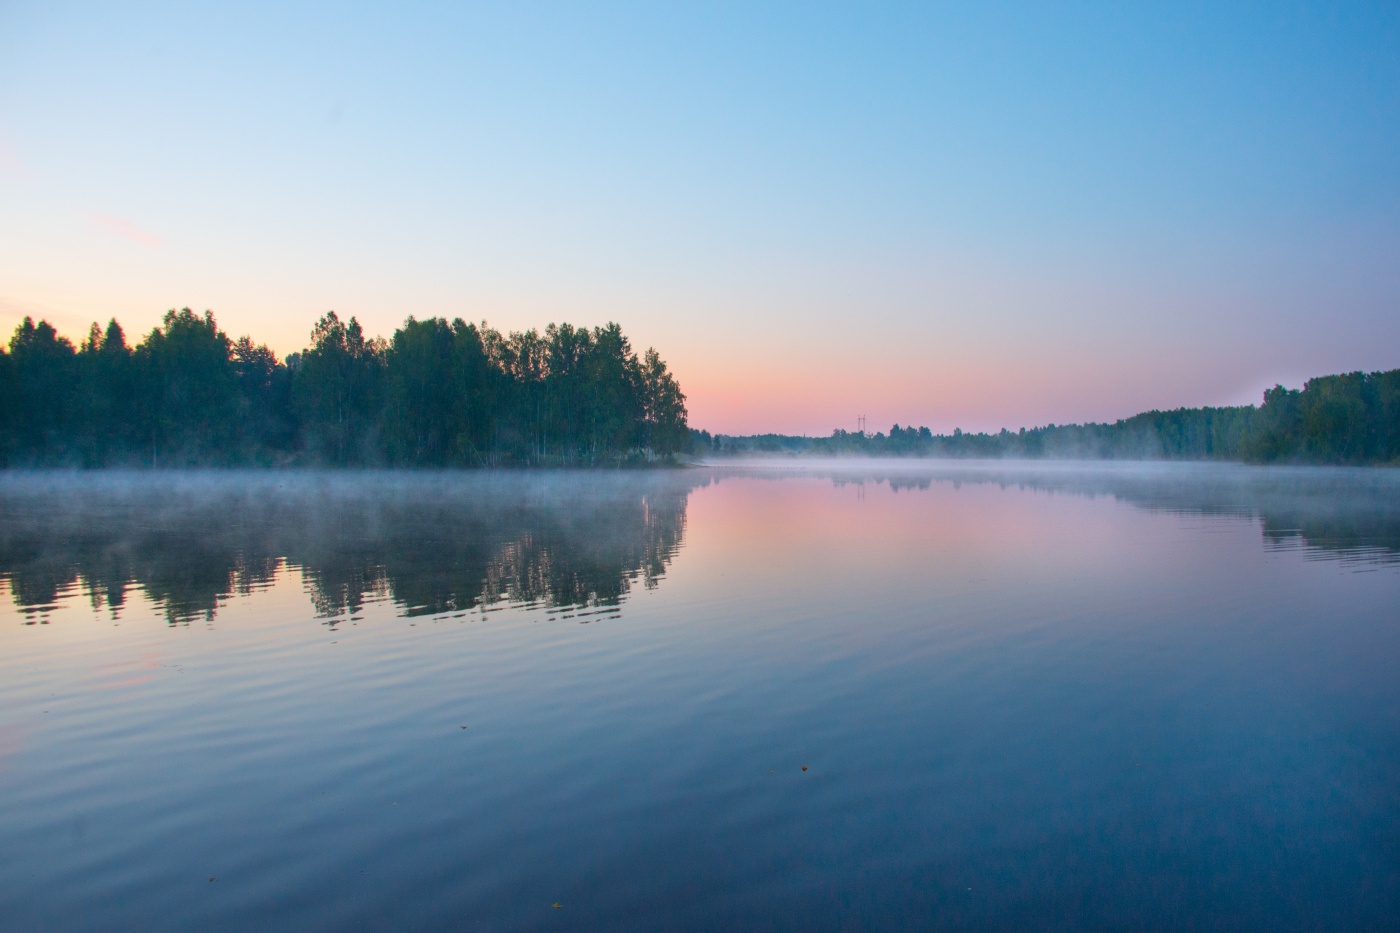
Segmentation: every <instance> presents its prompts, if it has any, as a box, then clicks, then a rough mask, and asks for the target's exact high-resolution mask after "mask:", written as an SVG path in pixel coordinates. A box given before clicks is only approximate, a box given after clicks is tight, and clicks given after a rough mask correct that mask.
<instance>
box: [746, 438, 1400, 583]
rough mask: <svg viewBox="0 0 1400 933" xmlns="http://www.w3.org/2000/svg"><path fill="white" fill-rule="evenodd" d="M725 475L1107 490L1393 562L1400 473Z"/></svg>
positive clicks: (960, 468) (1149, 469) (1192, 469)
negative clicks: (1230, 518) (1251, 522)
mask: <svg viewBox="0 0 1400 933" xmlns="http://www.w3.org/2000/svg"><path fill="white" fill-rule="evenodd" d="M726 472H729V473H743V474H744V475H748V476H767V477H771V478H777V477H785V476H794V475H812V474H813V473H816V474H817V475H822V476H826V477H828V478H829V479H830V480H831V482H832V483H833V484H834V485H836V486H838V487H840V486H845V485H855V486H857V487H859V486H861V485H864V484H879V485H885V486H888V487H889V488H890V489H891V490H893V491H894V492H903V491H915V492H917V491H921V490H922V491H927V490H929V489H932V488H933V487H934V486H937V485H943V486H952V487H953V488H960V487H961V486H963V485H964V484H969V485H985V484H992V485H996V486H999V487H1000V488H1002V489H1028V490H1038V491H1042V492H1050V493H1065V494H1071V495H1080V496H1086V497H1090V498H1095V497H1099V496H1111V497H1113V498H1115V499H1118V500H1119V501H1122V502H1127V503H1130V504H1132V505H1134V506H1137V507H1139V508H1143V509H1147V510H1150V511H1162V512H1174V513H1181V514H1195V515H1233V516H1239V517H1243V518H1250V519H1255V520H1257V521H1258V522H1259V523H1260V525H1261V529H1262V533H1263V537H1264V544H1265V547H1267V548H1270V549H1273V548H1290V547H1301V548H1303V549H1304V550H1306V551H1307V552H1308V557H1310V558H1312V559H1317V560H1337V561H1341V562H1343V563H1347V564H1363V565H1371V566H1376V565H1400V470H1392V469H1339V468H1321V469H1318V468H1287V467H1284V468H1263V467H1246V466H1239V465H1234V464H1228V465H1220V464H1179V463H1173V464H1069V463H1048V464H1045V463H1016V462H973V463H940V464H929V463H922V464H917V465H912V464H907V463H890V462H880V461H875V462H871V463H866V464H860V463H853V462H845V463H840V464H831V463H828V464H822V465H819V466H813V467H807V468H802V469H795V468H793V467H790V466H773V467H760V468H757V469H755V468H753V467H747V468H743V469H741V470H730V471H726Z"/></svg>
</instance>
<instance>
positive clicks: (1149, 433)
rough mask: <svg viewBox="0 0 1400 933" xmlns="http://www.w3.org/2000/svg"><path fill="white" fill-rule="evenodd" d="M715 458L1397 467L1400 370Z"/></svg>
mask: <svg viewBox="0 0 1400 933" xmlns="http://www.w3.org/2000/svg"><path fill="white" fill-rule="evenodd" d="M695 433H696V443H697V445H698V446H699V447H701V448H702V449H704V450H706V451H708V452H709V453H710V454H718V455H745V454H748V455H761V454H783V453H788V454H808V455H812V456H847V455H852V454H856V455H864V456H877V457H1029V458H1041V457H1044V458H1050V457H1055V458H1066V459H1085V458H1089V459H1146V460H1157V459H1165V460H1243V461H1246V462H1250V463H1338V464H1342V463H1347V464H1362V463H1400V370H1390V371H1388V372H1380V373H1359V372H1358V373H1346V374H1344V375H1339V376H1321V377H1319V378H1316V379H1310V380H1308V382H1307V383H1306V384H1305V385H1304V386H1303V388H1302V390H1301V391H1300V390H1298V389H1285V388H1284V387H1283V386H1275V387H1274V388H1272V389H1269V390H1268V391H1267V392H1265V393H1264V404H1263V405H1261V406H1258V407H1256V406H1253V405H1244V406H1240V407H1233V408H1178V409H1176V410H1175V411H1149V412H1144V413H1143V414H1140V415H1134V416H1133V417H1131V418H1126V419H1123V420H1121V421H1117V422H1114V423H1113V424H1069V425H1055V424H1050V425H1046V426H1045V427H1040V428H1032V429H1030V430H1026V429H1024V428H1023V429H1021V430H1020V431H1016V432H1012V431H1007V430H1002V431H1001V432H1000V433H997V434H986V433H979V434H969V433H964V432H963V431H954V432H953V433H952V434H934V433H933V432H932V431H930V430H929V429H928V428H924V427H920V428H913V427H907V428H901V427H900V426H899V425H897V424H896V425H894V426H893V427H892V428H890V431H889V433H888V434H885V433H876V434H862V433H859V432H849V431H843V430H839V429H838V430H836V431H834V432H832V434H831V436H830V437H814V438H807V437H789V436H784V435H778V434H764V435H754V436H749V437H730V436H726V435H714V436H711V435H709V434H707V433H705V432H695Z"/></svg>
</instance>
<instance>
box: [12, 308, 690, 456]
mask: <svg viewBox="0 0 1400 933" xmlns="http://www.w3.org/2000/svg"><path fill="white" fill-rule="evenodd" d="M0 398H3V400H4V404H3V406H0V464H3V465H6V466H83V467H97V466H160V467H176V466H191V465H215V466H224V465H228V466H232V465H249V464H265V465H291V464H328V465H384V466H479V465H491V466H505V465H513V464H521V465H534V464H551V465H564V466H568V465H602V464H621V463H628V462H642V463H645V462H653V461H655V460H657V459H658V458H662V459H665V458H668V457H669V456H670V455H672V454H674V453H675V452H677V451H678V450H680V449H681V448H683V447H686V446H687V445H688V443H689V432H688V429H687V426H686V409H685V395H684V394H683V393H682V392H681V390H680V386H679V385H678V384H677V383H676V380H675V378H674V377H673V376H672V375H671V374H670V373H669V372H668V371H667V368H666V364H665V363H664V362H662V360H661V358H660V357H659V356H658V355H657V353H656V351H655V350H647V351H646V352H645V353H644V354H642V355H641V356H640V357H639V356H638V355H637V354H636V353H635V352H634V351H633V350H632V347H631V344H630V342H629V341H628V339H627V337H626V336H624V335H623V333H622V330H621V328H619V327H618V325H616V324H608V325H607V326H605V327H595V328H593V329H591V330H590V329H587V328H577V327H573V326H571V325H569V324H559V325H554V324H551V325H550V326H549V327H548V328H546V329H545V331H544V332H543V333H540V332H538V331H536V330H529V331H525V332H523V333H510V334H505V335H503V334H501V333H500V332H498V331H496V330H494V329H492V328H490V327H488V326H486V325H485V324H484V323H483V324H481V325H476V324H469V323H466V322H464V321H462V320H461V319H457V320H454V321H450V322H449V321H447V320H445V319H442V318H429V319H427V320H421V321H420V320H416V319H415V318H412V317H410V318H409V319H408V320H407V321H405V322H404V324H403V326H402V327H400V328H399V329H398V330H397V331H395V332H394V334H393V336H392V337H391V338H390V339H389V340H383V339H379V338H369V337H366V336H365V334H364V332H363V330H362V329H361V327H360V325H359V323H358V322H357V321H356V320H355V319H354V318H351V319H350V320H349V321H348V322H345V321H341V320H340V319H339V317H337V316H336V314H335V313H334V312H331V313H329V314H327V315H325V316H324V317H322V318H321V319H320V321H318V322H317V324H316V327H315V328H314V330H313V331H312V334H311V346H310V347H309V348H307V349H306V350H305V351H304V352H302V353H293V354H291V355H290V356H289V357H288V358H287V359H286V360H285V361H281V360H278V359H277V357H276V355H274V354H273V353H272V351H271V350H269V349H268V348H267V347H265V346H262V345H258V344H255V343H253V341H252V340H251V339H249V338H248V337H242V338H240V339H238V340H236V341H235V340H232V339H230V338H229V337H228V335H227V334H225V333H224V332H223V331H222V330H220V329H219V327H218V324H217V323H216V322H215V320H214V316H213V315H212V314H211V313H210V312H208V311H206V312H205V313H204V314H203V315H199V314H195V313H194V312H192V311H191V310H190V309H188V308H185V309H182V310H180V311H173V310H172V311H169V312H167V313H166V315H165V318H164V321H163V323H162V326H160V327H157V328H155V329H154V330H152V331H151V332H150V333H149V334H147V335H146V336H145V337H144V338H143V339H142V340H141V341H140V342H139V343H138V344H136V345H135V346H132V345H129V344H128V342H127V339H126V335H125V333H124V332H123V330H122V328H121V326H120V325H119V324H117V322H116V321H115V320H113V321H112V322H110V323H109V324H108V325H107V327H106V328H105V329H104V328H101V327H99V326H98V325H97V324H93V325H92V329H91V331H90V332H89V334H88V336H87V338H86V339H85V340H83V341H82V343H81V344H80V345H78V346H76V347H75V346H74V345H73V344H72V342H70V341H69V340H67V339H65V338H63V337H61V336H59V335H58V333H57V332H56V331H55V330H54V328H53V327H52V326H51V325H49V324H48V323H47V322H44V321H40V322H39V323H38V324H36V323H34V321H33V320H32V319H30V318H25V319H24V321H23V323H21V324H20V325H19V327H18V328H16V330H15V333H14V336H13V337H12V338H11V340H10V343H9V347H8V349H7V348H4V347H0Z"/></svg>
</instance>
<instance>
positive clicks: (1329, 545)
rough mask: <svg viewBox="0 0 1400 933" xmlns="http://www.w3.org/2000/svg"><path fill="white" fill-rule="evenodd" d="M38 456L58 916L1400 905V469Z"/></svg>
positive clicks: (5, 695) (37, 764)
mask: <svg viewBox="0 0 1400 933" xmlns="http://www.w3.org/2000/svg"><path fill="white" fill-rule="evenodd" d="M146 481H149V480H146ZM23 482H27V481H22V480H18V479H15V478H13V477H11V478H9V479H7V480H6V483H7V485H6V486H5V491H4V492H3V493H0V507H3V509H4V517H5V521H4V523H3V526H0V559H2V560H3V563H2V564H0V572H3V573H4V574H5V575H6V577H7V579H8V580H9V581H10V582H9V584H8V586H9V588H10V593H9V595H8V597H7V598H6V600H5V602H4V605H3V609H0V623H3V624H0V852H4V853H6V854H7V856H8V857H7V858H3V859H0V916H4V917H7V918H11V919H12V920H13V921H14V922H15V924H17V926H16V928H57V929H66V928H79V927H82V928H131V927H133V926H139V927H143V928H149V929H188V928H200V929H219V928H225V929H240V928H249V927H257V928H264V929H304V928H307V927H313V928H316V927H319V928H335V927H345V926H353V925H355V924H357V923H358V924H361V925H365V924H368V925H370V926H375V925H385V926H403V927H419V928H443V929H452V928H459V927H461V926H462V925H464V924H466V925H468V926H470V924H471V923H472V922H479V923H480V924H481V925H482V926H484V927H486V928H498V929H516V928H533V927H538V926H541V925H543V924H545V923H548V922H556V921H555V920H554V919H552V918H554V917H556V916H557V915H556V914H554V913H553V908H552V907H551V906H550V905H551V904H552V903H554V902H556V901H557V902H560V903H562V904H563V905H564V907H563V909H562V911H563V914H564V915H565V916H566V917H567V922H569V923H571V924H575V925H578V926H581V927H585V928H589V929H635V928H661V927H668V926H669V927H670V928H673V929H705V930H708V929H717V928H758V929H781V928H812V929H828V928H841V927H843V926H845V927H856V928H862V927H864V928H909V927H921V928H922V927H939V926H942V927H951V928H958V927H962V928H979V929H996V928H1004V929H1025V928H1037V927H1043V926H1044V925H1045V924H1046V919H1045V918H1047V917H1055V918H1065V920H1066V925H1067V926H1071V927H1077V928H1095V927H1098V928H1146V927H1193V926H1194V927H1196V928H1220V929H1248V928H1254V929H1287V928H1295V929H1327V928H1332V929H1357V928H1382V927H1385V926H1386V925H1387V924H1389V923H1390V922H1391V918H1393V917H1394V916H1395V915H1396V912H1397V911H1396V908H1397V907H1400V880H1397V879H1400V862H1397V855H1396V851H1395V848H1394V840H1395V839H1396V838H1400V813H1397V807H1396V804H1395V799H1396V795H1395V788H1396V787H1397V786H1400V749H1397V746H1396V744H1395V736H1396V735H1400V681H1397V679H1396V677H1395V670H1396V669H1397V664H1400V617H1397V610H1396V609H1395V607H1396V606H1397V605H1400V573H1396V572H1395V561H1394V557H1395V554H1396V553H1397V551H1400V548H1397V546H1396V543H1395V531H1394V529H1395V528H1396V521H1395V519H1396V509H1397V505H1396V497H1394V496H1392V495H1390V492H1391V486H1390V485H1389V484H1392V483H1394V482H1395V481H1394V480H1392V479H1391V478H1390V474H1389V473H1387V472H1386V471H1369V472H1368V471H1356V472H1355V473H1351V472H1346V471H1340V472H1330V471H1312V472H1309V471H1248V470H1242V469H1241V470H1236V469H1234V468H1224V469H1218V468H1195V467H1189V466H1185V467H1182V466H1178V467H1171V468H1164V469H1160V470H1146V471H1143V470H1133V469H1125V468H1116V469H1114V468H1096V469H1091V470H1087V471H1072V470H1066V469H1056V468H1045V467H1043V466H1042V467H1028V466H1015V465H1011V466H1007V465H1001V466H994V467H990V468H985V469H984V468H979V467H975V466H968V465H965V464H964V465H946V464H944V465H934V466H932V467H929V466H923V467H917V468H915V467H909V466H888V465H873V466H872V467H871V468H868V469H867V468H858V469H851V468H843V469H842V470H841V471H840V472H839V473H834V472H832V471H831V470H823V469H807V470H799V471H791V470H783V471H778V470H775V469H769V468H763V469H757V470H754V469H747V470H720V471H675V472H668V473H664V474H653V473H646V474H587V475H583V476H572V475H551V476H547V477H539V476H536V475H533V474H531V475H514V476H507V477H491V476H482V475H467V476H458V475H451V474H445V475H433V474H428V475H425V476H421V477H415V478H408V479H405V478H402V477H397V478H396V477H382V476H381V477H372V478H370V479H369V480H368V481H364V482H363V483H362V482H361V481H360V480H359V479H355V478H352V476H351V475H350V474H345V475H335V476H332V477H330V478H321V479H317V480H316V482H318V483H321V484H322V485H321V486H319V487H318V486H315V485H314V484H313V485H308V486H302V487H298V488H297V489H295V490H287V489H278V488H276V487H277V484H278V483H280V482H281V479H280V478H279V477H278V475H277V474H266V475H260V476H254V477H251V478H249V477H237V476H235V477H225V478H224V479H222V480H220V479H210V478H205V479H204V480H196V479H193V478H183V479H181V480H179V481H178V482H177V483H176V485H175V487H174V488H173V489H171V488H164V489H161V490H159V494H158V495H157V496H155V498H154V500H152V499H151V498H147V497H145V493H143V492H140V491H139V490H130V489H129V490H121V489H117V488H114V487H110V486H108V487H105V490H104V489H103V488H102V484H103V483H104V482H107V480H106V479H104V478H102V477H85V476H70V477H65V478H54V479H44V480H42V481H39V482H40V485H39V486H34V485H32V484H31V485H28V486H24V485H23ZM204 482H207V483H209V484H210V485H208V486H201V485H200V483H204ZM17 484H18V485H17ZM247 484H251V485H247ZM376 484H378V485H376ZM94 489H96V490H97V491H98V492H101V493H102V494H101V495H96V494H95V492H94ZM17 490H18V491H17ZM210 494H212V498H211V497H210ZM94 499H95V500H96V505H94V504H93V500H94ZM153 501H154V502H158V503H159V508H157V507H155V506H154V505H153V504H152V503H153ZM201 503H203V505H201ZM211 503H213V506H211V505H210V504H211ZM214 506H217V507H214ZM37 507H45V508H48V509H49V512H48V516H49V517H48V519H45V520H33V515H34V514H35V512H34V510H35V509H36V508H37ZM26 510H27V511H26ZM60 532H61V533H60ZM1357 570H1374V571H1377V572H1369V573H1357V572H1355V571H1357ZM649 584H654V585H649ZM113 593H119V594H120V596H119V598H117V599H116V600H115V604H114V605H112V603H113V600H112V598H111V595H110V594H113ZM22 604H24V605H22ZM40 607H42V608H40ZM586 613H604V614H605V616H604V618H605V619H606V622H605V624H592V625H579V624H575V623H576V622H587V621H597V620H599V616H597V615H586ZM565 616H571V617H572V618H569V620H568V621H567V622H564V617H565ZM37 618H43V619H44V620H45V621H46V622H47V624H45V625H27V624H24V623H26V622H31V621H34V620H35V619H37ZM172 622H177V623H180V624H176V625H173V626H172V624H171V623H172ZM331 623H334V624H331ZM561 623H562V624H561ZM463 726H467V727H468V728H466V729H464V728H462V727H463ZM802 765H807V766H808V767H809V770H808V771H806V772H804V771H802V770H801V766H802ZM210 877H216V878H217V879H218V880H217V881H216V882H210V881H209V880H208V879H209V878H210ZM53 891H62V892H63V896H62V897H61V898H56V897H50V896H48V894H47V893H46V892H53Z"/></svg>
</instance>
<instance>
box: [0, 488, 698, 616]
mask: <svg viewBox="0 0 1400 933" xmlns="http://www.w3.org/2000/svg"><path fill="white" fill-rule="evenodd" d="M707 482H708V477H707V476H706V475H705V474H703V473H700V472H698V471H656V472H613V473H602V472H589V473H564V472H561V473H528V474H527V473H513V474H473V473H434V474H392V473H309V474H288V473H224V474H219V473H164V474H162V473H144V474H113V473H101V474H66V475H65V474H31V475H22V474H11V475H9V476H7V477H5V478H4V480H3V482H0V575H3V576H5V577H7V578H8V580H9V584H10V590H11V593H12V594H13V597H14V600H15V602H16V603H17V604H18V605H19V607H20V608H21V610H22V611H23V612H24V613H25V617H26V621H28V622H30V623H33V622H39V621H44V620H45V618H46V617H47V616H48V615H49V613H50V612H51V611H52V610H53V609H54V608H55V607H56V606H57V604H58V602H59V600H60V599H61V598H62V597H63V596H64V595H66V594H69V593H71V592H72V591H73V590H74V589H75V588H81V589H82V590H83V591H84V592H85V593H86V594H87V596H88V597H89V599H90V600H91V601H92V605H93V607H94V609H98V610H100V609H104V608H105V609H109V610H110V611H112V612H113V614H115V613H116V612H117V611H118V610H120V608H121V607H122V606H123V605H124V603H125V601H126V596H127V591H128V590H129V589H130V588H132V587H136V588H139V589H140V590H141V591H143V592H144V593H145V594H146V596H147V597H148V598H150V599H151V600H152V601H153V602H154V603H156V604H157V605H158V606H160V607H161V609H162V610H163V612H164V613H165V616H166V619H167V620H168V621H169V622H170V623H171V624H172V625H173V624H182V623H183V624H187V623H189V622H190V621H192V620H198V619H206V620H212V619H213V618H214V617H215V614H216V613H217V611H218V608H219V605H220V604H221V602H223V601H224V600H227V599H228V598H230V597H232V596H236V595H241V594H247V593H250V592H252V591H255V590H258V589H261V588H265V587H268V586H270V585H272V584H273V583H274V582H275V581H276V580H277V579H278V578H279V577H280V576H281V575H282V574H284V573H285V572H286V571H287V570H288V569H289V568H296V569H298V570H299V571H300V572H301V575H302V578H303V580H304V581H305V583H306V586H307V589H308V594H309V596H310V601H311V605H312V607H313V609H314V611H315V613H316V614H317V615H318V616H320V617H323V618H326V619H329V620H331V624H332V625H334V624H335V623H336V622H339V621H341V620H344V619H347V618H353V617H355V616H356V615H358V614H359V613H360V612H361V611H362V609H363V607H364V605H365V603H366V601H368V600H371V599H375V598H386V599H390V600H392V601H393V602H394V603H395V604H396V605H397V606H398V607H399V610H400V612H401V614H403V615H409V616H416V615H429V614H442V613H453V612H465V611H467V610H469V609H473V608H476V607H484V606H489V605H491V604H495V603H512V604H522V605H527V606H539V607H545V608H549V609H558V610H575V611H576V610H589V609H598V610H603V611H606V610H607V609H608V608H609V607H612V608H615V607H618V606H620V605H621V603H622V601H623V599H624V598H625V597H626V595H627V594H628V592H629V591H630V590H631V589H632V587H634V586H636V585H638V584H640V585H641V586H643V587H647V588H650V587H654V586H656V584H657V581H658V580H659V579H660V578H661V577H662V576H663V575H664V573H665V571H666V567H667V565H668V564H669V562H670V560H671V558H672V557H673V556H674V554H675V552H676V550H677V548H679V547H680V545H681V542H682V537H683V535H684V532H685V507H686V499H687V497H688V495H689V492H690V490H692V489H693V488H695V487H696V486H698V485H702V484H704V483H707ZM570 614H574V613H570ZM576 614H577V615H578V616H579V617H580V621H587V619H588V617H589V616H588V614H587V612H577V613H576Z"/></svg>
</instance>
